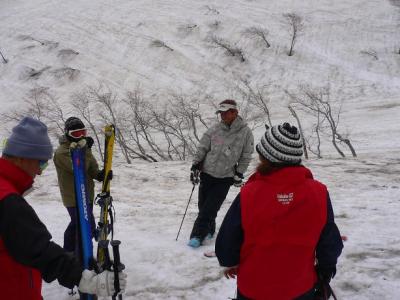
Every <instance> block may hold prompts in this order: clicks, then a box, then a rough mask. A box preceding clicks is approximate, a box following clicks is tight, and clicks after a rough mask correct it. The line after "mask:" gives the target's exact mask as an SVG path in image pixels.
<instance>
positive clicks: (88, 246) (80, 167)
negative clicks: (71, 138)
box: [71, 140, 95, 300]
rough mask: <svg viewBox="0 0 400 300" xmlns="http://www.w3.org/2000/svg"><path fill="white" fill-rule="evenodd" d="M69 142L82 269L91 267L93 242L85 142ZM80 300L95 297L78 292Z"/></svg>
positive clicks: (90, 299)
mask: <svg viewBox="0 0 400 300" xmlns="http://www.w3.org/2000/svg"><path fill="white" fill-rule="evenodd" d="M82 141H84V140H81V141H80V142H79V143H71V159H72V168H73V174H74V187H75V199H76V208H77V213H78V235H79V244H80V247H79V248H80V249H79V250H80V257H81V263H82V267H83V268H84V269H92V267H93V261H94V259H93V243H92V228H91V224H90V221H91V212H90V206H89V194H88V191H87V184H86V167H85V166H86V162H85V155H86V143H85V142H82ZM80 299H81V300H93V299H95V297H94V296H93V295H89V294H80Z"/></svg>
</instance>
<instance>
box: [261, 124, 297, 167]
mask: <svg viewBox="0 0 400 300" xmlns="http://www.w3.org/2000/svg"><path fill="white" fill-rule="evenodd" d="M266 127H267V126H266ZM256 150H257V152H258V154H260V155H261V156H262V157H264V158H265V159H266V160H268V161H270V162H273V163H283V164H290V165H297V164H300V163H301V156H302V155H303V143H302V140H301V137H300V133H299V131H298V130H297V128H296V127H295V126H291V125H290V124H289V123H283V124H282V125H278V126H272V127H271V128H269V127H267V131H266V132H265V134H264V135H263V137H262V138H261V141H260V142H259V143H258V144H257V146H256Z"/></svg>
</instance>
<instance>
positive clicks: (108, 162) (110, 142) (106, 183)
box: [96, 125, 115, 269]
mask: <svg viewBox="0 0 400 300" xmlns="http://www.w3.org/2000/svg"><path fill="white" fill-rule="evenodd" d="M104 135H105V139H104V140H105V142H104V144H105V145H104V180H103V185H102V189H101V193H100V194H99V195H97V197H96V203H97V204H98V205H99V206H100V220H99V222H98V227H97V234H98V237H99V238H98V240H99V243H100V242H101V241H106V240H107V237H108V234H109V233H110V232H111V239H113V228H112V226H113V221H114V218H113V211H112V209H113V206H112V197H111V195H110V171H111V166H112V157H113V151H114V140H115V127H114V125H107V126H105V128H104ZM108 217H110V218H108ZM97 263H98V266H99V268H100V269H105V267H107V266H106V257H105V249H104V247H98V248H97Z"/></svg>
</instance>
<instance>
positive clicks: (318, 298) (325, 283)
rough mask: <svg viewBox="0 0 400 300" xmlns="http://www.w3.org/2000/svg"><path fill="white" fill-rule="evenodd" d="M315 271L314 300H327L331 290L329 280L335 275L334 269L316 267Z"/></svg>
mask: <svg viewBox="0 0 400 300" xmlns="http://www.w3.org/2000/svg"><path fill="white" fill-rule="evenodd" d="M315 271H316V272H317V277H318V281H317V284H316V286H315V298H314V299H315V300H324V299H329V297H330V296H331V295H332V289H331V287H330V285H329V282H331V279H332V278H333V277H334V276H335V274H336V267H327V268H326V267H320V266H318V265H317V266H316V267H315Z"/></svg>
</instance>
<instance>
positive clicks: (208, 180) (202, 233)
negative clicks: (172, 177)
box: [190, 173, 233, 241]
mask: <svg viewBox="0 0 400 300" xmlns="http://www.w3.org/2000/svg"><path fill="white" fill-rule="evenodd" d="M232 182H233V180H232V178H231V177H227V178H215V177H212V176H210V175H208V174H205V173H202V174H201V176H200V186H199V201H198V207H199V214H198V215H197V218H196V221H195V222H194V225H193V229H192V233H191V234H190V238H193V237H197V238H199V239H200V241H203V240H204V238H205V237H206V236H207V234H209V233H210V234H211V235H213V234H214V233H215V218H216V217H217V214H218V211H219V209H220V208H221V205H222V203H223V202H224V200H225V198H226V195H227V194H228V192H229V188H230V186H231V185H232Z"/></svg>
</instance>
